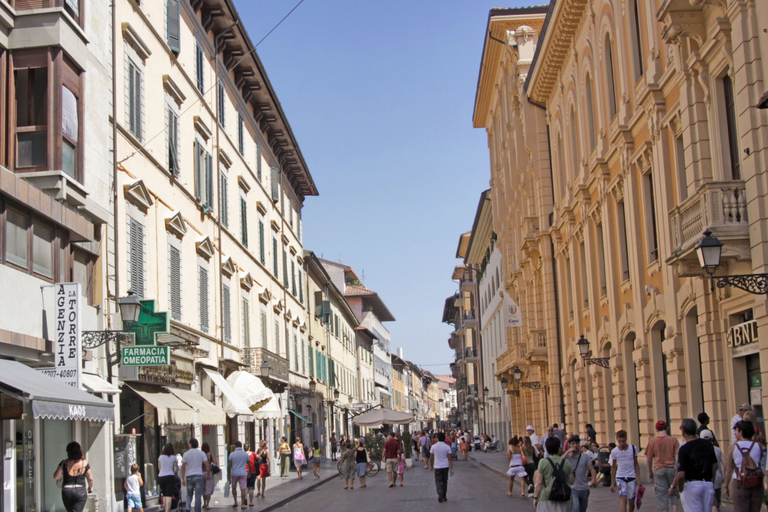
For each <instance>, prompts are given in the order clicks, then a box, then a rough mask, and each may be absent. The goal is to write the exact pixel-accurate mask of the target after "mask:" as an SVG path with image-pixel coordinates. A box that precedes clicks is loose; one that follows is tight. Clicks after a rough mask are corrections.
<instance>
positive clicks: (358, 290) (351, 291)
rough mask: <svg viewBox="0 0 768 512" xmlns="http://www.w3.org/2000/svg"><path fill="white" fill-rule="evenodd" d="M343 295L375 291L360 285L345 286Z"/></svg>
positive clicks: (369, 293)
mask: <svg viewBox="0 0 768 512" xmlns="http://www.w3.org/2000/svg"><path fill="white" fill-rule="evenodd" d="M344 295H376V292H375V291H373V290H369V289H368V288H363V287H362V286H349V285H348V286H347V287H346V289H345V290H344Z"/></svg>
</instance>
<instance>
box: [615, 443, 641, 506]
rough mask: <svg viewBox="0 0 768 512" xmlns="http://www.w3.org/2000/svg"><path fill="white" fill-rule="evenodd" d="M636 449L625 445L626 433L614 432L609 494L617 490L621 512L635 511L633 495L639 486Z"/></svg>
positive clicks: (633, 446) (638, 466)
mask: <svg viewBox="0 0 768 512" xmlns="http://www.w3.org/2000/svg"><path fill="white" fill-rule="evenodd" d="M637 452H638V449H637V448H636V447H635V445H632V444H627V431H626V430H619V431H618V432H616V448H614V449H613V450H612V451H611V457H610V459H609V462H610V463H611V492H616V487H618V488H619V496H621V512H633V511H634V510H635V495H636V493H637V489H638V488H639V486H640V485H643V482H642V480H641V479H640V464H639V463H638V462H637Z"/></svg>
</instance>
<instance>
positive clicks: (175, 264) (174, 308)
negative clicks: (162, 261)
mask: <svg viewBox="0 0 768 512" xmlns="http://www.w3.org/2000/svg"><path fill="white" fill-rule="evenodd" d="M170 260H171V261H170V267H171V268H170V274H171V275H170V284H171V318H173V319H174V320H181V252H179V250H178V249H177V248H175V247H171V256H170Z"/></svg>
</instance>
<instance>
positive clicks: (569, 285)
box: [565, 258, 573, 318]
mask: <svg viewBox="0 0 768 512" xmlns="http://www.w3.org/2000/svg"><path fill="white" fill-rule="evenodd" d="M571 277H572V273H571V259H570V258H568V259H566V260H565V294H566V297H565V300H566V304H567V305H568V318H573V282H572V281H571Z"/></svg>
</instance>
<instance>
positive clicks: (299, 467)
mask: <svg viewBox="0 0 768 512" xmlns="http://www.w3.org/2000/svg"><path fill="white" fill-rule="evenodd" d="M306 464H307V459H306V458H305V457H304V445H303V444H302V443H301V438H300V437H298V436H297V437H296V442H295V443H293V465H294V466H296V474H297V475H298V477H299V480H301V479H302V478H304V477H303V476H301V472H302V471H304V466H305V465H306Z"/></svg>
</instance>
